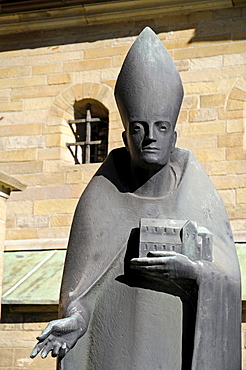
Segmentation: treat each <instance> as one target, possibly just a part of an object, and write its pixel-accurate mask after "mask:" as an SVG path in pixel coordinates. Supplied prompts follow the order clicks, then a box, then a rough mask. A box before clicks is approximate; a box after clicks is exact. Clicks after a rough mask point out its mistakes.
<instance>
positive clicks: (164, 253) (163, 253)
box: [147, 251, 179, 257]
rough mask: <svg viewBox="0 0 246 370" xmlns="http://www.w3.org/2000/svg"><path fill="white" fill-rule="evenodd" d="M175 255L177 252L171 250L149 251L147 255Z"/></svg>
mask: <svg viewBox="0 0 246 370" xmlns="http://www.w3.org/2000/svg"><path fill="white" fill-rule="evenodd" d="M177 255H179V253H177V252H173V251H151V252H149V253H148V256H147V257H176V256H177Z"/></svg>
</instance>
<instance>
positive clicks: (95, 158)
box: [66, 99, 109, 164]
mask: <svg viewBox="0 0 246 370" xmlns="http://www.w3.org/2000/svg"><path fill="white" fill-rule="evenodd" d="M74 118H75V119H74V120H69V121H68V124H69V126H70V128H71V130H72V132H73V134H74V137H75V142H74V143H67V144H66V145H67V148H68V149H69V151H70V153H71V154H72V156H73V158H74V162H75V164H82V163H97V162H103V161H104V159H105V158H106V156H107V152H108V122H109V121H108V110H107V108H105V107H104V105H103V104H102V103H100V102H99V101H97V100H94V99H82V100H79V101H76V102H75V104H74Z"/></svg>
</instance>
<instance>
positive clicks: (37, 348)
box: [30, 338, 48, 358]
mask: <svg viewBox="0 0 246 370" xmlns="http://www.w3.org/2000/svg"><path fill="white" fill-rule="evenodd" d="M47 342H48V339H47V338H46V339H45V340H44V341H43V342H39V343H37V344H36V346H35V347H34V348H33V350H32V352H31V354H30V357H31V358H34V357H36V356H37V354H38V353H39V352H40V351H41V349H42V348H43V347H44V346H45V345H46V343H47Z"/></svg>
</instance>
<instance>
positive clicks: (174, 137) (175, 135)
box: [171, 131, 177, 153]
mask: <svg viewBox="0 0 246 370" xmlns="http://www.w3.org/2000/svg"><path fill="white" fill-rule="evenodd" d="M176 141H177V132H176V131H174V133H173V143H172V150H171V153H172V152H173V150H174V148H175V145H176Z"/></svg>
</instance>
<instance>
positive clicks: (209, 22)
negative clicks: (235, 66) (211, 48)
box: [0, 8, 246, 52]
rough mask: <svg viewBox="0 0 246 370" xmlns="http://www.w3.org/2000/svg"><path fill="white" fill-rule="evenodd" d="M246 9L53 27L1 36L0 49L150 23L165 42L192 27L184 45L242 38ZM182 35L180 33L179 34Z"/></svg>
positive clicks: (133, 32)
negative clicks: (177, 32) (95, 24)
mask: <svg viewBox="0 0 246 370" xmlns="http://www.w3.org/2000/svg"><path fill="white" fill-rule="evenodd" d="M245 9H246V8H229V9H221V10H213V11H212V10H211V11H201V12H197V13H190V14H186V15H185V14H184V15H177V16H162V17H160V18H155V19H149V20H144V21H127V22H118V23H115V24H104V25H103V26H102V25H97V26H89V25H88V26H84V27H81V26H80V27H69V28H65V27H64V28H57V29H53V30H37V31H30V32H28V31H27V32H22V33H21V32H20V33H12V34H8V33H7V32H6V34H3V35H1V38H0V52H1V51H10V50H21V49H35V48H39V47H55V48H59V46H57V45H66V44H76V43H82V42H94V41H98V40H107V39H112V38H115V39H117V38H121V37H131V36H137V35H138V34H139V33H140V32H141V31H142V29H143V28H144V27H145V26H150V27H151V28H152V29H153V30H154V31H155V32H156V33H157V34H161V33H163V35H161V39H162V40H163V41H165V39H167V38H168V36H167V35H168V34H172V32H176V31H184V30H191V29H192V30H193V31H194V32H193V35H194V36H192V38H191V39H190V40H189V41H188V42H187V46H193V45H194V44H195V43H201V42H205V43H206V42H209V41H228V40H232V41H238V40H245V36H246V23H245V14H246V12H245ZM181 37H184V36H181Z"/></svg>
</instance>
